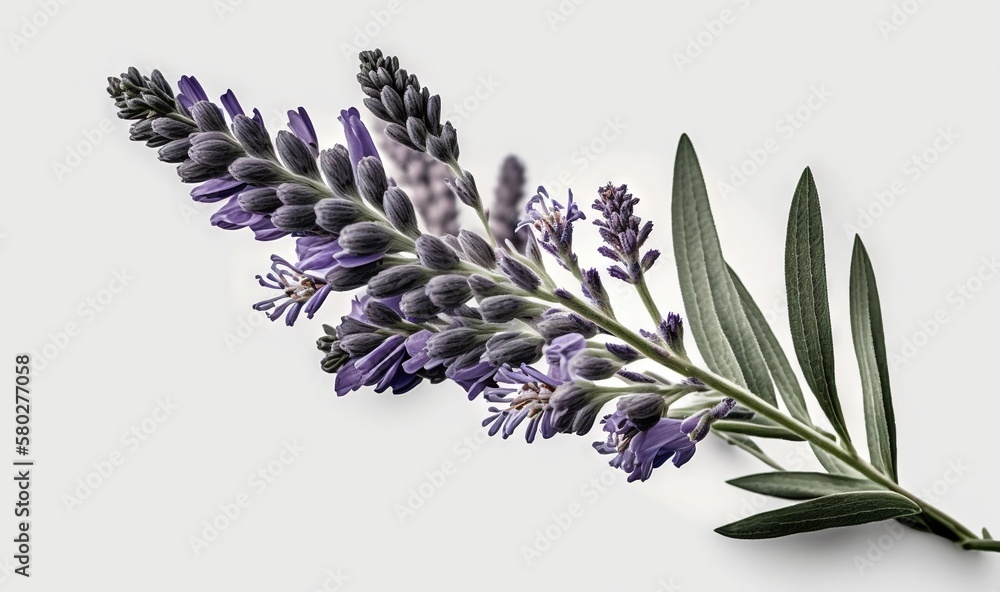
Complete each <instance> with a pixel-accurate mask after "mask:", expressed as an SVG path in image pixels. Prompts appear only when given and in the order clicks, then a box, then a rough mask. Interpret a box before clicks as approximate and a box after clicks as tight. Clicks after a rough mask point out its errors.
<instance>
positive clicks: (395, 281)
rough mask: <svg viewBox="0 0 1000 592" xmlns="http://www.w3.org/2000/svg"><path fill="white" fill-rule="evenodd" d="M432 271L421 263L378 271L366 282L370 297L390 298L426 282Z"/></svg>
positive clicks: (431, 275)
mask: <svg viewBox="0 0 1000 592" xmlns="http://www.w3.org/2000/svg"><path fill="white" fill-rule="evenodd" d="M431 277H433V273H432V272H431V271H430V270H429V269H427V268H426V267H424V266H422V265H398V266H396V267H390V268H388V269H384V270H382V271H381V272H379V274H378V275H376V276H375V277H373V278H371V281H369V282H368V295H369V296H371V297H372V298H391V297H393V296H399V295H400V294H403V293H404V292H409V291H410V290H413V289H414V288H419V287H421V286H424V285H425V284H427V282H428V281H430V279H431Z"/></svg>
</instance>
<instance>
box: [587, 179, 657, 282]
mask: <svg viewBox="0 0 1000 592" xmlns="http://www.w3.org/2000/svg"><path fill="white" fill-rule="evenodd" d="M597 193H598V197H597V199H596V200H594V204H593V208H594V209H595V210H597V211H599V212H601V214H602V216H603V219H602V220H594V225H595V226H597V227H598V229H599V231H600V233H601V238H602V239H604V245H602V246H601V247H600V248H599V249H598V251H599V252H600V253H601V254H602V255H604V256H605V257H607V258H608V259H611V260H612V261H615V265H612V266H611V267H609V268H608V273H610V274H611V275H612V277H616V278H618V279H620V280H622V281H625V282H628V283H630V284H634V283H638V282H639V281H641V279H642V274H643V273H644V272H646V271H649V268H650V267H652V266H653V263H655V262H656V259H657V258H658V257H659V256H660V252H659V251H657V250H655V249H650V250H648V251H646V252H645V253H644V254H641V255H640V252H641V249H642V246H643V245H644V244H645V243H646V239H648V238H649V234H650V233H651V232H652V231H653V223H652V222H646V223H645V224H643V223H642V219H641V218H639V217H638V216H636V215H635V214H634V213H633V210H634V208H635V204H637V203H639V199H638V198H636V197H632V194H631V193H628V186H627V185H619V186H618V187H615V186H614V185H612V184H611V183H608V184H607V185H605V186H604V187H602V188H600V189H599V190H598V192H597Z"/></svg>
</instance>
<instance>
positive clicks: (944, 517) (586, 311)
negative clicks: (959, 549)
mask: <svg viewBox="0 0 1000 592" xmlns="http://www.w3.org/2000/svg"><path fill="white" fill-rule="evenodd" d="M540 296H541V297H543V298H544V297H548V298H549V299H550V301H552V302H559V303H561V304H562V305H564V306H566V307H567V308H570V309H571V310H573V311H574V312H576V313H578V314H580V315H582V316H584V317H586V318H588V319H589V320H591V321H593V322H595V323H597V324H598V325H599V326H601V327H603V328H604V329H605V330H607V331H609V332H611V333H612V334H613V335H615V336H616V337H618V338H619V339H622V340H623V341H625V342H626V343H627V344H629V345H631V346H632V347H634V348H635V349H636V350H638V351H640V352H642V353H643V354H644V355H645V356H646V357H647V358H649V359H651V360H653V361H654V362H657V363H658V364H660V365H662V366H664V367H666V368H669V369H670V370H673V371H674V372H677V373H678V374H680V375H682V376H688V377H691V378H696V379H698V380H700V381H702V382H703V383H705V384H706V385H708V386H710V387H712V388H713V389H715V390H716V391H718V392H720V393H722V394H724V395H726V396H729V397H732V398H733V399H735V400H736V402H737V403H739V404H741V405H743V406H744V407H746V408H747V409H749V410H751V411H753V412H754V413H759V414H760V415H761V416H763V417H765V418H767V419H770V420H772V421H774V422H775V423H777V424H778V425H780V426H782V427H784V428H787V429H788V430H789V431H791V432H792V433H794V434H796V435H798V436H801V437H802V438H803V439H805V440H806V441H808V442H811V443H813V444H815V445H816V446H817V447H819V448H821V449H822V450H824V451H826V452H827V453H829V454H830V455H832V456H834V457H836V458H838V459H840V460H842V461H843V462H844V463H845V464H847V465H848V466H850V467H851V468H853V469H854V470H856V471H858V473H860V474H861V475H863V476H865V477H867V478H868V479H870V480H871V481H872V482H874V483H876V484H878V485H880V486H882V487H884V488H885V489H887V490H889V491H892V492H894V493H898V494H899V495H902V496H904V497H906V498H907V499H909V500H910V501H912V502H913V503H915V504H917V505H918V506H920V508H921V510H922V511H923V512H924V513H925V514H927V515H928V516H930V517H932V518H934V519H935V520H937V521H938V522H940V523H941V524H943V525H945V526H946V527H948V528H949V529H950V530H951V531H952V532H954V533H955V534H956V535H957V536H958V537H959V538H960V539H961V541H959V542H960V543H961V544H963V546H964V548H970V549H979V550H1000V549H995V548H994V545H987V544H981V543H980V542H977V541H983V539H980V538H979V537H978V536H976V534H975V533H973V532H972V531H971V530H969V529H968V528H966V527H965V526H963V525H962V524H961V523H959V522H958V521H957V520H955V519H954V518H952V517H951V516H949V515H948V514H946V513H944V512H943V511H941V510H939V509H938V508H936V507H934V506H933V505H931V504H929V503H927V502H926V501H924V500H922V499H920V498H919V497H917V496H916V495H914V494H912V493H910V492H909V491H907V490H905V489H903V488H902V487H900V486H899V484H897V483H896V482H895V481H893V480H892V479H890V478H889V477H887V476H886V475H884V474H883V473H881V472H880V471H879V470H878V469H876V468H875V467H874V466H872V465H871V463H869V462H868V461H866V460H864V459H862V458H860V457H859V456H858V455H857V453H856V452H852V451H849V450H847V449H845V448H843V447H842V446H840V445H839V444H838V443H837V442H836V441H834V440H831V439H830V438H828V437H827V436H825V435H823V434H822V433H820V432H819V431H817V429H816V428H814V427H813V426H811V425H807V424H805V423H803V422H801V421H799V420H797V419H795V418H793V417H791V416H789V415H786V414H785V413H782V412H781V411H780V410H779V409H778V408H777V407H773V406H771V405H770V404H769V403H768V402H767V401H765V400H763V399H761V398H760V397H758V396H757V395H755V394H753V393H751V392H750V391H748V390H747V389H746V388H744V387H742V386H740V385H738V384H735V383H733V382H732V381H730V380H729V379H727V378H725V377H722V376H719V375H717V374H715V373H713V372H711V371H709V370H705V369H702V368H700V367H698V366H696V365H694V364H693V363H692V362H691V361H689V360H687V359H683V358H680V357H677V356H674V355H672V354H670V353H669V352H667V351H665V350H663V349H662V348H660V347H658V346H656V345H655V344H654V343H652V342H650V341H648V340H646V339H643V338H642V337H641V336H640V335H638V334H636V333H635V332H634V331H632V330H631V329H629V328H628V327H625V326H624V325H622V324H621V323H619V322H618V321H617V320H615V319H612V318H610V317H607V316H606V315H604V314H602V313H601V312H600V311H598V310H596V309H594V308H593V307H591V306H589V305H588V304H586V303H585V302H583V301H581V300H579V299H576V298H573V299H568V300H567V299H561V298H557V297H556V296H555V295H554V294H542V295H540Z"/></svg>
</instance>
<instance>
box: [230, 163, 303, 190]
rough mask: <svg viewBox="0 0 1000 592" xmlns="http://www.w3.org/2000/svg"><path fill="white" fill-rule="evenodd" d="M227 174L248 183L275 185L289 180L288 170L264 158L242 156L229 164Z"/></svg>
mask: <svg viewBox="0 0 1000 592" xmlns="http://www.w3.org/2000/svg"><path fill="white" fill-rule="evenodd" d="M229 174H230V175H232V176H233V177H234V178H235V179H236V180H237V181H242V182H244V183H249V184H250V185H276V184H278V183H283V182H285V181H291V180H292V179H291V177H290V176H289V174H288V171H286V170H285V169H283V168H282V167H281V165H279V164H278V163H276V162H274V161H272V160H267V159H264V158H253V157H249V156H244V157H243V158H237V159H236V160H235V161H234V162H233V164H231V165H229Z"/></svg>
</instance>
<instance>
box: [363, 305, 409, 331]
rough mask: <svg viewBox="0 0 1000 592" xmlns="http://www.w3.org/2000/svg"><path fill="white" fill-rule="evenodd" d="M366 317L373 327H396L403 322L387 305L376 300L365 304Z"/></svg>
mask: <svg viewBox="0 0 1000 592" xmlns="http://www.w3.org/2000/svg"><path fill="white" fill-rule="evenodd" d="M365 317H367V318H368V320H369V321H370V322H371V323H372V324H373V325H378V326H379V327H390V328H391V327H395V326H397V325H399V323H400V322H401V321H402V320H403V319H402V317H400V316H399V313H397V312H396V311H395V310H393V309H392V308H390V307H389V306H388V305H387V304H384V303H382V302H379V301H378V300H375V299H370V300H368V302H366V303H365Z"/></svg>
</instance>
